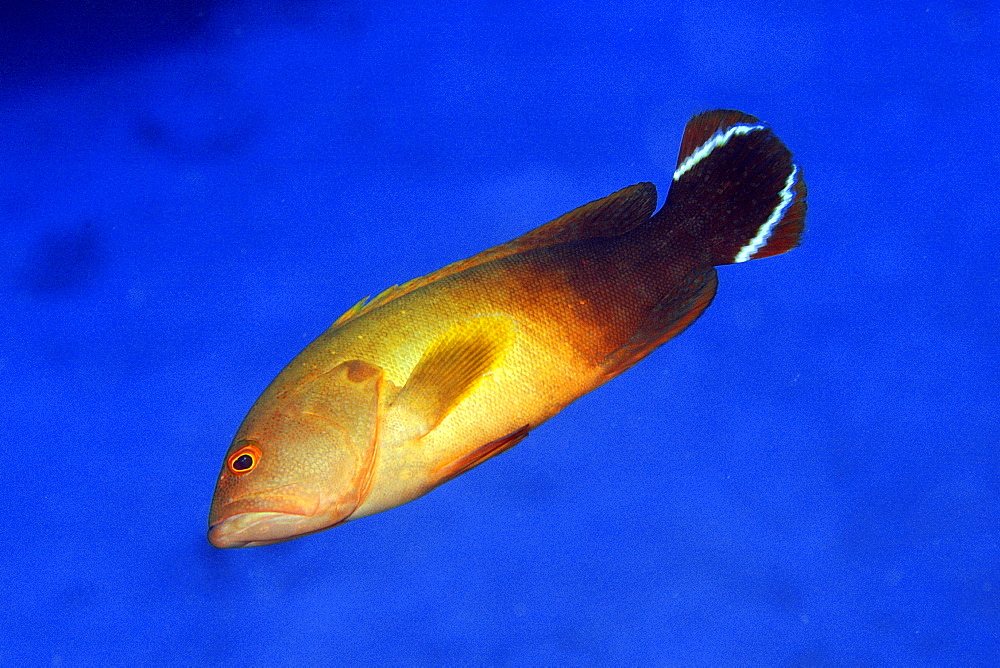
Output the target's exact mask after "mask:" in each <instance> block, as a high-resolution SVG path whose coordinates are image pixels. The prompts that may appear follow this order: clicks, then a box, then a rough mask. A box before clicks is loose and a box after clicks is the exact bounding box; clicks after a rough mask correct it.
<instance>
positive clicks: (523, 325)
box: [208, 110, 806, 547]
mask: <svg viewBox="0 0 1000 668" xmlns="http://www.w3.org/2000/svg"><path fill="white" fill-rule="evenodd" d="M805 197H806V186H805V182H804V181H803V180H802V171H801V170H800V169H799V167H798V166H797V165H796V164H794V163H793V162H792V156H791V153H790V152H789V151H788V149H787V148H785V146H784V145H783V144H782V143H781V141H780V140H779V139H778V138H777V137H776V136H775V135H774V133H773V132H771V130H770V128H768V126H767V125H765V124H763V123H761V122H760V121H758V120H757V119H756V118H754V117H753V116H749V115H747V114H743V113H741V112H738V111H727V110H719V111H710V112H706V113H704V114H701V115H699V116H695V117H694V118H693V119H692V120H691V121H690V122H689V123H688V125H687V128H686V129H685V130H684V137H683V139H682V141H681V149H680V157H679V158H678V161H677V169H676V171H674V178H673V183H672V184H671V186H670V191H669V192H668V193H667V199H666V203H665V204H664V205H663V208H662V209H660V210H659V212H657V213H656V214H655V215H654V213H653V211H654V209H655V208H656V189H655V187H654V186H653V185H652V184H651V183H640V184H638V185H634V186H631V187H629V188H625V189H624V190H620V191H618V192H616V193H614V194H613V195H608V196H607V197H605V198H604V199H599V200H597V201H595V202H591V203H590V204H587V205H586V206H582V207H580V208H578V209H575V210H573V211H571V212H569V213H567V214H566V215H564V216H562V217H560V218H557V219H555V220H553V221H552V222H551V223H548V224H547V225H543V226H542V227H539V228H538V229H536V230H533V231H531V232H528V233H527V234H525V235H524V236H522V237H519V238H517V239H514V240H513V241H510V242H508V243H506V244H503V245H502V246H497V247H495V248H491V249H489V250H486V251H483V252H482V253H480V254H478V255H476V256H474V257H471V258H469V259H467V260H462V261H461V262H456V263H455V264H451V265H448V266H447V267H444V268H443V269H440V270H438V271H435V272H433V273H431V274H428V275H427V276H424V277H422V278H417V279H414V280H412V281H409V282H408V283H404V284H403V285H399V286H393V287H391V288H389V289H388V290H386V291H385V292H383V293H382V294H380V295H378V296H377V297H375V298H374V299H372V300H371V301H368V302H366V301H365V300H362V301H361V302H359V303H358V304H356V305H355V306H353V307H352V308H351V309H350V310H348V311H347V313H345V314H344V315H342V316H340V318H339V319H338V320H337V321H336V322H335V323H333V325H332V326H331V327H330V329H328V330H327V331H326V332H325V333H323V334H322V335H321V336H320V337H319V338H318V339H316V340H315V341H313V342H312V343H311V344H309V346H308V347H307V348H306V349H305V350H303V351H302V352H301V353H300V354H299V355H298V356H297V357H296V358H295V359H293V360H292V362H291V363H290V364H289V365H288V366H287V367H286V368H285V369H284V370H283V371H282V372H281V373H280V374H278V377H277V378H275V379H274V381H273V382H272V383H271V384H270V385H269V386H268V388H267V389H266V390H265V391H264V393H263V394H262V395H261V396H260V398H259V399H257V402H256V403H255V404H254V405H253V408H251V409H250V412H249V414H248V415H247V416H246V418H245V419H244V420H243V424H242V425H240V428H239V430H238V431H237V432H236V436H235V438H234V439H233V443H232V445H230V446H229V451H228V452H227V453H226V458H225V460H224V461H223V464H222V472H221V473H220V474H219V480H218V483H217V485H216V489H215V497H214V499H213V500H212V509H211V512H210V515H209V526H210V529H209V533H208V538H209V540H210V541H211V542H212V544H213V545H215V546H216V547H248V546H254V545H267V544H270V543H276V542H279V541H283V540H289V539H291V538H296V537H298V536H303V535H305V534H309V533H313V532H316V531H321V530H323V529H328V528H330V527H333V526H336V525H338V524H343V523H344V522H346V521H348V520H352V519H355V518H358V517H364V516H365V515H371V514H373V513H377V512H380V511H383V510H387V509H389V508H393V507H395V506H398V505H400V504H403V503H406V502H407V501H412V500H413V499H416V498H417V497H419V496H422V495H423V494H426V493H427V492H429V491H430V490H432V489H434V488H435V487H437V486H438V485H440V484H441V483H443V482H447V481H448V480H451V479H452V478H454V477H455V476H458V475H461V474H462V473H465V472H466V471H468V470H469V469H471V468H472V467H474V466H476V465H478V464H480V463H482V462H484V461H485V460H487V459H489V458H490V457H492V456H494V455H496V454H498V453H500V452H503V451H504V450H507V449H508V448H510V447H512V446H514V445H515V444H516V443H518V442H520V441H521V440H522V439H524V437H525V436H527V435H528V433H529V432H530V431H531V430H532V429H534V428H535V427H537V426H538V425H540V424H541V423H543V422H545V421H546V420H548V419H549V418H550V417H552V416H553V415H555V414H556V413H558V412H559V411H560V410H562V409H563V408H564V407H565V406H566V405H567V404H569V403H570V402H571V401H573V400H574V399H576V398H577V397H580V396H581V395H584V394H586V393H587V392H590V391H591V390H593V389H594V388H596V387H598V386H599V385H602V384H603V383H606V382H607V381H608V380H610V379H612V378H614V377H615V376H617V375H618V374H620V373H622V372H623V371H625V370H627V369H629V368H630V367H631V366H632V365H633V364H635V363H636V362H638V361H639V360H641V359H642V358H644V357H645V356H646V355H648V354H649V353H650V352H651V351H652V350H653V349H655V348H656V347H657V346H659V345H660V344H661V343H663V342H664V341H667V340H668V339H670V338H672V337H674V336H676V335H677V334H679V333H680V332H681V331H683V330H684V329H685V328H686V327H687V326H688V325H690V324H691V323H692V322H694V321H695V319H697V318H698V316H699V315H701V313H702V311H704V310H705V308H706V307H707V306H708V305H709V304H710V303H711V301H712V298H713V296H714V295H715V288H716V283H717V278H716V271H715V266H717V265H722V264H732V263H736V262H744V261H746V260H753V259H757V258H762V257H768V256H771V255H777V254H779V253H784V252H785V251H787V250H790V249H791V248H793V247H795V246H796V245H798V242H799V237H800V235H801V233H802V230H803V226H804V223H805V212H806V203H805Z"/></svg>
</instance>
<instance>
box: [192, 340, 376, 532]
mask: <svg viewBox="0 0 1000 668" xmlns="http://www.w3.org/2000/svg"><path fill="white" fill-rule="evenodd" d="M382 378H383V373H382V370H381V369H380V368H379V367H377V366H375V365H373V364H369V363H367V362H364V361H361V360H350V361H347V362H343V363H341V364H338V365H337V366H335V367H334V368H333V369H331V370H329V371H327V372H325V373H322V374H320V375H318V376H315V375H314V376H312V377H307V378H304V379H300V380H299V381H297V382H295V383H294V384H291V385H289V386H283V385H282V384H281V383H280V380H281V379H280V377H279V379H278V380H276V385H275V386H272V387H271V388H268V390H267V391H266V392H265V393H264V395H262V396H261V398H260V399H258V400H257V403H256V404H254V407H253V408H252V409H251V410H250V413H249V414H248V415H247V417H246V419H244V421H243V424H242V425H240V428H239V431H237V433H236V436H235V438H234V439H233V442H232V445H230V446H229V451H228V452H227V453H226V458H225V460H224V461H223V464H222V472H221V473H220V474H219V479H218V482H217V483H216V487H215V495H214V497H213V499H212V508H211V511H210V513H209V532H208V539H209V541H210V542H211V543H212V545H214V546H215V547H252V546H257V545H269V544H271V543H277V542H281V541H285V540H290V539H292V538H296V537H298V536H303V535H305V534H310V533H315V532H317V531H322V530H323V529H328V528H330V527H332V526H336V525H337V524H341V523H343V522H345V521H347V519H348V518H350V516H351V514H352V513H353V512H354V511H355V510H356V509H357V508H358V506H359V505H361V503H362V502H363V501H364V500H365V498H366V497H367V495H368V492H369V488H370V485H371V479H372V473H373V470H374V466H375V455H376V449H377V447H378V443H377V437H378V431H379V430H378V422H379V405H380V399H381V393H382Z"/></svg>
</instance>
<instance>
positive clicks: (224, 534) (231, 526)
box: [208, 510, 318, 548]
mask: <svg viewBox="0 0 1000 668" xmlns="http://www.w3.org/2000/svg"><path fill="white" fill-rule="evenodd" d="M314 519H315V518H314V517H310V516H309V515H300V514H298V513H281V512H273V511H259V510H258V511H249V512H242V513H235V514H233V515H229V516H228V517H225V518H223V519H221V520H219V521H218V522H216V523H215V524H213V525H212V526H210V527H209V529H208V542H210V543H211V544H212V545H213V546H215V547H218V548H232V547H256V546H259V545H271V544H273V543H280V542H282V541H286V540H291V539H292V538H298V537H299V536H302V535H304V534H307V533H313V532H315V531H317V530H318V529H317V528H316V527H314V526H309V524H311V523H314V522H310V520H314ZM289 528H292V529H298V530H296V531H292V532H288V531H283V530H284V529H289ZM279 530H282V531H280V532H279ZM269 534H270V536H273V537H270V536H269Z"/></svg>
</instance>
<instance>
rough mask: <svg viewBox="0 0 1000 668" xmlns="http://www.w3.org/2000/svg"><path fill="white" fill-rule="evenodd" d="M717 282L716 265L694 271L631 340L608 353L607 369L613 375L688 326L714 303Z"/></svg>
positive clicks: (630, 366) (657, 306)
mask: <svg viewBox="0 0 1000 668" xmlns="http://www.w3.org/2000/svg"><path fill="white" fill-rule="evenodd" d="M718 284H719V279H718V274H717V273H716V271H715V268H714V267H709V268H708V269H706V270H704V271H700V272H696V273H693V274H691V275H690V276H689V277H688V279H687V280H686V281H685V282H684V283H683V284H682V285H681V286H680V287H679V288H678V289H676V290H675V291H673V292H672V293H671V294H670V295H669V296H668V297H667V298H666V299H664V300H663V301H661V302H660V303H659V304H657V305H656V306H655V307H653V309H652V310H651V311H650V312H649V314H648V315H647V318H646V321H645V322H644V323H643V324H642V326H641V327H639V329H638V330H637V331H636V333H635V334H633V335H632V337H631V338H629V340H628V341H626V342H625V343H624V344H623V345H622V346H621V347H620V348H618V349H617V350H615V351H614V352H612V353H611V354H610V355H608V356H607V358H606V359H605V362H604V368H605V373H606V374H607V375H608V376H609V377H614V376H617V375H618V374H620V373H622V372H624V371H627V370H628V369H630V368H632V366H634V365H635V364H636V363H637V362H639V361H640V360H641V359H642V358H644V357H645V356H646V355H648V354H649V353H651V352H653V350H655V349H656V348H657V347H658V346H660V345H661V344H663V343H665V342H667V341H669V340H670V339H672V338H674V337H675V336H677V335H678V334H680V333H681V332H683V331H684V330H685V329H687V327H688V326H689V325H690V324H691V323H693V322H694V321H695V320H697V319H698V316H700V315H701V314H702V312H704V310H705V309H706V308H708V305H709V304H711V303H712V299H713V298H714V297H715V289H716V287H718Z"/></svg>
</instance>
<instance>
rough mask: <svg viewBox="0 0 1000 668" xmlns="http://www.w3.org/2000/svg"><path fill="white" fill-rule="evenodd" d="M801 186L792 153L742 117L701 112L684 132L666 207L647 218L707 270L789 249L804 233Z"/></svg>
mask: <svg viewBox="0 0 1000 668" xmlns="http://www.w3.org/2000/svg"><path fill="white" fill-rule="evenodd" d="M805 214H806V184H805V181H804V180H803V179H802V170H801V168H799V166H798V165H796V164H795V163H794V162H792V154H791V152H790V151H789V150H788V149H787V148H785V145H784V144H782V143H781V140H780V139H778V138H777V136H775V134H774V133H773V132H771V129H770V128H769V127H768V126H767V125H765V124H764V123H761V122H760V121H759V120H757V119H756V118H755V117H753V116H750V115H749V114H744V113H742V112H739V111H731V110H725V109H722V110H716V111H708V112H705V113H703V114H699V115H698V116H695V117H694V118H692V119H691V121H690V122H689V123H688V124H687V127H686V128H685V129H684V138H683V139H682V140H681V150H680V156H679V157H678V159H677V169H676V170H675V171H674V180H673V183H672V185H671V187H670V192H669V193H668V194H667V202H666V204H665V205H664V206H663V209H661V210H660V212H659V213H657V214H656V216H655V217H654V220H655V219H659V220H658V221H656V222H659V223H660V224H661V225H664V226H669V227H670V228H672V229H674V230H676V231H678V232H681V233H682V235H683V236H688V235H690V236H689V237H688V238H689V239H691V237H694V238H693V239H691V240H692V241H695V242H696V243H699V244H705V246H702V247H703V248H705V249H706V251H707V252H708V255H709V258H710V260H711V263H712V264H713V265H720V264H732V263H734V262H745V261H746V260H754V259H757V258H762V257H769V256H771V255H778V254H779V253H784V252H785V251H788V250H791V249H792V248H794V247H795V246H797V245H798V244H799V238H800V236H801V235H802V230H803V227H804V226H805Z"/></svg>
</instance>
